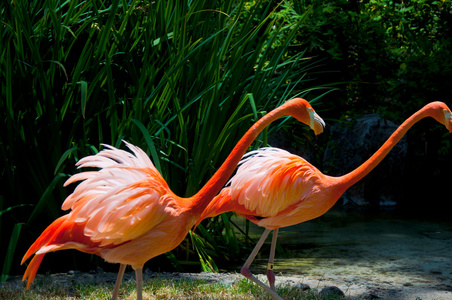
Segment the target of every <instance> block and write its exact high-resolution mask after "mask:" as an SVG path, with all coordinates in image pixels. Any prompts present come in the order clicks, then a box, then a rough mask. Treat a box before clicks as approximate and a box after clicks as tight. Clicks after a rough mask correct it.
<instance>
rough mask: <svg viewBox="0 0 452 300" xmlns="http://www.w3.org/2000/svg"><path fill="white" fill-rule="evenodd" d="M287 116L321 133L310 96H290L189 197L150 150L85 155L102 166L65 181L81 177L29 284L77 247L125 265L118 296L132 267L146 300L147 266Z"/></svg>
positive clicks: (45, 236)
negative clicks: (53, 259)
mask: <svg viewBox="0 0 452 300" xmlns="http://www.w3.org/2000/svg"><path fill="white" fill-rule="evenodd" d="M286 115H291V116H293V117H295V118H296V119H297V120H299V121H300V122H302V123H304V124H306V125H309V126H310V127H311V128H312V129H313V130H314V132H315V133H316V134H319V133H321V132H322V131H323V126H324V122H323V120H322V119H321V118H320V117H319V116H318V115H317V114H316V113H315V111H314V109H313V108H312V107H311V105H310V104H309V103H308V102H307V101H306V100H304V99H301V98H295V99H292V100H289V101H287V102H286V103H284V104H283V105H281V106H280V107H278V108H276V109H274V110H272V111H271V112H269V113H268V114H266V115H265V116H264V117H263V118H261V119H260V120H259V121H257V122H256V123H255V124H254V125H253V126H252V127H251V128H250V129H249V130H248V131H247V132H246V134H245V135H244V136H243V137H242V138H241V139H240V141H239V142H238V143H237V145H236V146H235V147H234V148H233V149H232V151H231V153H230V155H229V156H228V157H227V158H226V161H225V162H224V163H223V164H222V165H221V167H220V168H219V169H218V171H217V172H215V174H214V175H213V176H212V178H211V179H210V180H209V181H208V182H207V183H206V184H205V185H204V187H202V188H201V190H200V191H199V192H198V193H196V194H195V195H194V196H192V197H190V198H182V197H178V196H177V195H175V194H174V193H173V192H172V191H171V190H170V188H169V187H168V184H167V183H166V181H165V180H164V179H163V177H162V176H161V174H160V173H159V172H158V171H157V169H156V168H155V167H154V165H153V164H152V162H151V161H150V159H149V157H148V156H147V155H146V154H145V153H144V151H142V150H141V149H140V148H138V147H136V146H133V145H131V144H129V143H127V142H126V145H127V147H128V148H129V149H130V150H131V151H132V152H133V154H132V153H130V152H127V151H124V150H119V149H116V148H114V147H112V146H108V145H104V146H105V148H106V149H104V150H103V151H100V152H99V153H97V154H96V155H92V156H88V157H85V158H83V159H81V160H80V161H79V162H78V163H77V165H78V167H79V168H86V167H90V168H97V169H99V170H97V171H86V172H82V173H79V174H76V175H73V176H72V177H70V178H69V179H68V180H67V181H66V183H65V185H68V184H70V183H73V182H79V181H81V182H80V183H79V184H78V186H77V187H76V188H75V190H74V192H73V193H72V194H71V195H69V197H68V198H67V199H66V200H65V201H64V203H63V205H62V209H63V210H70V212H69V213H68V214H67V215H64V216H62V217H60V218H58V219H57V220H55V221H54V222H53V223H52V224H50V225H49V226H48V227H47V228H46V229H45V230H44V232H43V233H42V234H41V236H39V237H38V239H37V240H36V241H35V242H34V243H33V244H32V245H31V247H30V248H29V250H28V251H27V252H26V253H25V255H24V257H23V259H22V263H24V262H25V261H26V260H27V259H29V258H30V257H31V256H32V255H33V254H34V255H35V256H34V257H33V259H32V260H31V262H30V264H29V265H28V267H27V269H26V271H25V274H24V277H23V280H25V279H28V282H27V289H28V288H29V287H30V284H31V283H32V282H33V280H34V278H35V276H36V273H37V271H38V268H39V265H40V263H41V262H42V259H43V258H44V255H45V254H47V253H49V252H53V251H58V250H64V249H76V250H79V251H82V252H86V253H91V254H96V255H99V256H101V257H102V258H104V259H105V260H106V261H108V262H112V263H120V264H121V267H120V272H119V274H118V278H117V281H116V285H115V289H114V291H113V296H112V299H116V298H117V296H118V290H119V283H120V281H121V279H122V274H123V273H124V270H125V265H131V266H132V267H133V268H134V269H135V273H136V277H137V298H138V299H141V289H142V286H141V285H142V268H143V265H144V263H145V262H146V261H148V260H149V259H151V258H153V257H155V256H157V255H160V254H163V253H165V252H168V251H170V250H172V249H174V248H175V247H176V246H178V245H179V244H180V243H181V242H182V241H183V239H184V238H185V236H186V235H187V233H188V232H189V230H190V229H191V228H192V227H193V225H195V223H196V221H197V220H198V218H199V216H200V215H201V213H202V212H203V211H204V209H205V208H206V206H207V204H208V203H209V202H210V201H211V200H212V199H213V197H214V196H215V195H216V194H217V193H218V192H219V191H220V189H221V188H222V187H223V186H224V184H225V183H226V181H227V180H228V179H229V177H230V176H231V175H232V173H233V171H234V169H235V168H236V166H237V164H238V163H239V161H240V158H241V157H242V155H243V154H244V153H245V151H246V150H247V149H248V147H249V146H250V145H251V143H252V142H253V140H254V139H255V138H256V137H257V136H258V135H259V133H260V132H261V131H262V130H263V129H264V128H265V127H266V126H267V125H268V124H270V123H271V122H273V121H274V120H276V119H278V118H280V117H282V116H286Z"/></svg>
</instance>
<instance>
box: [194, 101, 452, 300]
mask: <svg viewBox="0 0 452 300" xmlns="http://www.w3.org/2000/svg"><path fill="white" fill-rule="evenodd" d="M426 117H432V118H434V119H435V120H436V121H438V122H439V123H441V124H443V125H444V126H445V127H446V128H447V129H448V130H449V132H452V117H451V111H450V109H449V108H448V107H447V105H446V104H444V103H442V102H432V103H430V104H427V105H426V106H424V107H423V108H422V109H420V110H419V111H417V112H416V113H415V114H413V115H412V116H411V117H410V118H408V119H407V120H406V121H405V122H403V124H402V125H401V126H399V127H398V129H397V130H396V131H395V132H394V133H393V134H392V135H391V136H390V137H389V139H388V140H387V141H386V142H385V143H384V144H383V146H382V147H381V148H380V149H379V150H378V151H377V152H376V153H375V154H374V155H372V156H371V157H370V158H369V159H368V160H367V161H366V162H365V163H363V164H362V165H361V166H359V167H358V168H357V169H356V170H354V171H352V172H350V173H348V174H345V175H343V176H340V177H332V176H327V175H325V174H323V173H322V172H320V171H319V170H318V169H317V168H315V167H314V166H313V165H311V164H310V163H309V162H307V161H306V160H304V159H303V158H301V157H299V156H296V155H293V154H290V153H289V152H287V151H284V150H281V149H277V148H262V149H260V150H257V151H252V152H250V153H248V154H246V155H245V156H244V157H243V159H242V160H241V162H240V163H239V167H238V169H237V172H236V174H235V175H234V176H233V177H232V178H231V180H230V181H229V183H228V186H226V187H225V188H224V189H223V190H222V191H221V192H220V193H219V195H218V196H216V197H215V198H214V199H213V200H212V201H211V202H210V203H209V204H208V205H207V207H206V209H205V210H204V212H203V213H202V215H201V217H200V218H199V220H198V222H197V224H199V223H200V222H201V221H202V220H203V219H204V218H207V217H213V216H216V215H219V214H221V213H224V212H227V211H234V212H236V213H237V214H239V215H240V216H242V217H245V218H247V219H249V220H250V221H252V222H253V223H255V224H257V225H259V226H261V227H264V228H265V231H264V233H263V234H262V237H261V238H260V240H259V242H258V243H257V245H256V247H255V248H254V250H253V251H252V253H251V255H250V257H249V258H248V260H247V261H246V262H245V264H244V266H243V267H242V270H241V272H242V274H243V275H244V276H246V277H247V278H249V279H251V280H253V281H254V282H256V283H257V284H259V285H260V286H262V287H263V288H265V289H266V290H267V291H269V292H270V293H271V294H272V296H273V297H274V298H276V299H278V298H279V296H278V295H277V294H276V293H275V292H274V273H273V259H274V251H275V244H276V236H277V233H278V229H279V228H281V227H286V226H291V225H295V224H298V223H302V222H305V221H308V220H311V219H314V218H317V217H319V216H321V215H323V214H324V213H326V212H327V211H328V210H329V209H330V208H331V207H332V206H333V205H334V204H335V203H336V201H337V200H338V199H339V198H340V196H341V195H342V194H343V193H344V192H345V191H346V190H347V189H348V188H349V187H350V186H352V185H353V184H355V183H356V182H358V181H359V180H360V179H362V178H363V177H364V176H366V175H367V174H368V173H369V172H370V171H371V170H372V169H374V168H375V167H376V166H377V165H378V164H379V163H380V162H381V161H382V160H383V158H384V157H385V156H386V155H387V154H388V153H389V151H390V150H391V149H392V148H393V147H394V145H395V144H397V142H398V141H399V140H400V139H401V138H402V137H403V136H404V135H405V133H406V132H407V131H408V130H409V129H410V128H411V127H412V126H413V125H414V124H415V123H417V122H418V121H419V120H421V119H423V118H426ZM272 230H273V232H274V235H273V240H272V245H271V251H270V259H269V269H268V271H267V277H268V279H269V283H270V288H269V287H268V286H267V285H265V284H264V283H262V282H261V281H259V280H258V279H257V278H256V277H254V276H253V275H252V273H251V272H250V270H249V266H250V264H251V263H252V261H253V260H254V257H255V256H256V254H257V252H258V251H259V249H260V247H261V246H262V244H263V243H264V241H265V239H266V237H267V236H268V234H269V233H270V231H272Z"/></svg>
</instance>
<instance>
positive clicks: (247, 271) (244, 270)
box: [240, 266, 283, 300]
mask: <svg viewBox="0 0 452 300" xmlns="http://www.w3.org/2000/svg"><path fill="white" fill-rule="evenodd" d="M240 273H241V274H242V275H243V276H245V277H246V278H248V279H249V280H251V281H253V282H254V283H256V284H257V285H258V286H260V287H261V288H263V289H265V290H266V291H267V292H269V293H270V294H271V296H272V299H277V300H283V299H282V298H281V297H280V296H279V295H278V294H276V292H275V291H274V289H271V288H270V287H269V286H268V285H266V284H265V283H263V282H262V281H260V280H259V279H257V278H256V277H255V276H254V275H253V273H251V271H250V269H249V268H247V267H246V266H243V267H242V269H241V270H240Z"/></svg>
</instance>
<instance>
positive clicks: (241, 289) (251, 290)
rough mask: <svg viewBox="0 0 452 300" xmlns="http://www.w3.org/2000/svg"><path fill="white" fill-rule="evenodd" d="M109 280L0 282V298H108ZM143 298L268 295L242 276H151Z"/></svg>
mask: <svg viewBox="0 0 452 300" xmlns="http://www.w3.org/2000/svg"><path fill="white" fill-rule="evenodd" d="M113 285H114V284H113V283H108V284H107V283H99V284H94V283H85V284H79V283H74V282H72V283H69V284H67V285H61V284H56V283H55V282H52V280H51V279H50V278H49V277H47V278H44V279H38V280H36V282H35V283H34V284H33V286H32V288H30V290H28V291H26V290H25V288H24V286H23V285H22V284H18V285H14V284H8V285H5V284H3V285H0V299H11V300H16V299H17V300H18V299H22V300H27V299H33V300H34V299H38V300H44V299H45V300H47V299H93V300H94V299H96V300H97V299H110V297H111V292H112V290H113ZM276 292H277V293H278V294H279V295H280V296H281V297H282V298H283V299H294V300H296V299H300V300H334V299H343V298H339V297H337V296H334V295H329V296H328V295H323V296H321V295H319V293H318V292H317V291H316V290H307V291H300V290H299V289H298V288H296V287H281V286H280V287H278V286H277V289H276ZM120 298H121V299H135V298H136V291H135V281H134V280H130V281H125V282H124V281H123V284H122V285H121V290H120ZM143 298H144V299H271V297H270V296H269V294H268V293H267V292H265V291H264V290H263V289H261V288H259V287H258V286H257V285H255V284H254V283H253V282H251V281H249V280H247V279H245V278H242V279H240V280H238V281H236V282H235V283H234V284H231V285H225V284H222V283H218V282H217V283H209V282H207V281H206V280H198V279H168V278H164V277H158V276H157V277H154V278H152V279H146V280H145V281H144V286H143Z"/></svg>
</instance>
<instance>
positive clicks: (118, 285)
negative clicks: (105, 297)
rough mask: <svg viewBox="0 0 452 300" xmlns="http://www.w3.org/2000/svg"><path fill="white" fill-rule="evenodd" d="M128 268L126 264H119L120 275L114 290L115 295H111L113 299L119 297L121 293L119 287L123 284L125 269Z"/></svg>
mask: <svg viewBox="0 0 452 300" xmlns="http://www.w3.org/2000/svg"><path fill="white" fill-rule="evenodd" d="M125 270H126V265H124V264H121V265H120V266H119V272H118V277H116V283H115V288H114V290H113V295H112V296H111V300H116V299H118V295H119V287H120V286H121V281H122V276H124V271H125Z"/></svg>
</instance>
